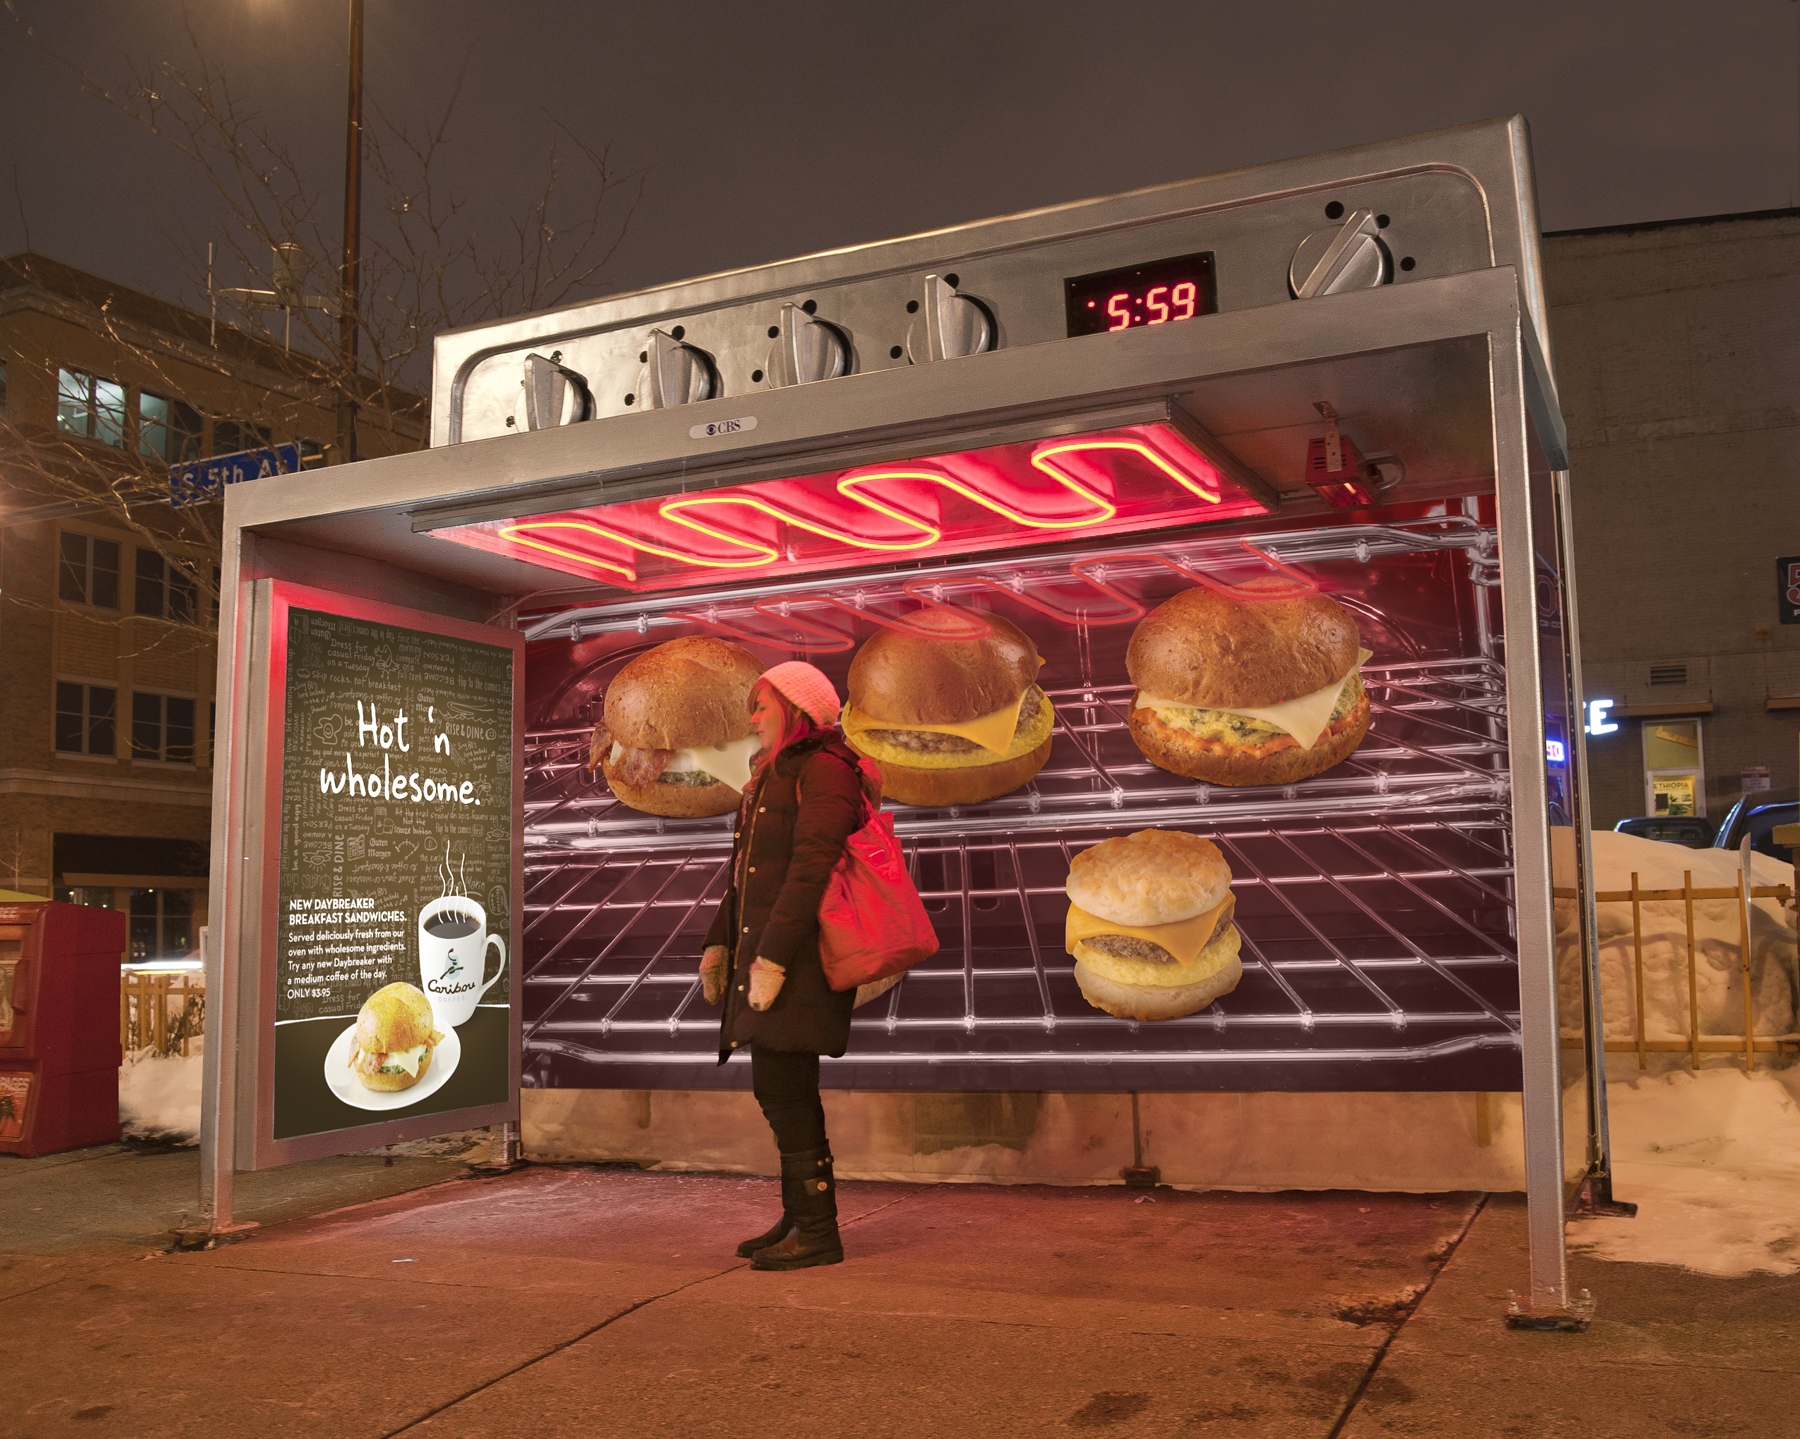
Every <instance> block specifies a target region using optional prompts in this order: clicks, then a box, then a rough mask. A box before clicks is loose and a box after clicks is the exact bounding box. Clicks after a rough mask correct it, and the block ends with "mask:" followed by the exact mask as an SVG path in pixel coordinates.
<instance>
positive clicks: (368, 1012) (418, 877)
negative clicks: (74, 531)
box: [273, 603, 516, 1140]
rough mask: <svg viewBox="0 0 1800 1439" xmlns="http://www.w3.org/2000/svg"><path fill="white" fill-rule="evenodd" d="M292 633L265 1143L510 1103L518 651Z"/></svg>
mask: <svg viewBox="0 0 1800 1439" xmlns="http://www.w3.org/2000/svg"><path fill="white" fill-rule="evenodd" d="M286 631H287V655H286V685H285V702H284V710H283V713H282V715H281V716H280V718H279V722H278V728H277V733H279V734H280V736H281V745H282V749H281V756H280V773H281V853H280V866H279V883H278V886H277V896H276V905H275V917H276V932H275V995H274V1001H275V1003H274V1010H275V1066H274V1068H275V1072H274V1131H273V1137H274V1138H275V1139H277V1140H283V1139H295V1138H299V1137H302V1136H306V1135H314V1134H322V1133H325V1132H328V1131H331V1130H338V1129H346V1128H350V1127H353V1126H357V1125H367V1124H372V1123H380V1122H383V1121H393V1120H401V1119H413V1118H415V1117H418V1116H423V1115H430V1114H440V1113H444V1112H446V1111H450V1110H463V1109H470V1108H475V1107H478V1106H482V1105H493V1104H504V1103H505V1102H506V1101H507V1098H508V1080H509V1076H510V1073H511V1064H510V1060H511V1056H510V1049H509V1045H510V1040H511V1035H512V1016H511V1004H512V993H511V981H510V978H509V959H510V956H509V955H508V952H507V950H508V938H507V937H508V935H509V933H511V922H512V914H513V908H514V905H515V902H516V900H515V896H514V895H513V893H512V873H513V870H512V843H513V825H514V816H513V794H514V788H513V780H514V775H513V766H514V762H515V761H514V756H513V749H514V741H515V738H516V737H515V735H514V733H513V705H514V698H513V696H514V673H513V671H514V665H515V657H514V655H515V651H514V649H513V648H512V647H510V646H508V645H506V644H483V643H480V642H478V641H474V640H469V639H461V638H454V637H451V636H448V635H443V634H433V633H428V632H425V631H421V630H414V629H406V628H401V627H397V626H394V625H388V624H378V623H375V622H373V621H371V620H367V619H360V618H353V617H351V616H347V615H341V614H331V613H326V612H323V611H320V610H312V609H303V608H300V607H299V605H298V604H297V603H296V604H295V605H294V606H293V607H292V608H289V609H288V610H287V618H286ZM426 1128H428V1127H426ZM421 1132H425V1129H423V1128H422V1130H421Z"/></svg>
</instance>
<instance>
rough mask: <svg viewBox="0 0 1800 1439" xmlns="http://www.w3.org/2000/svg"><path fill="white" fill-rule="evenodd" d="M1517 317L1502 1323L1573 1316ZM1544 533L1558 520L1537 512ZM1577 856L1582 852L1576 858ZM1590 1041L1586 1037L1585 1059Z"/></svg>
mask: <svg viewBox="0 0 1800 1439" xmlns="http://www.w3.org/2000/svg"><path fill="white" fill-rule="evenodd" d="M1523 321H1524V315H1523V313H1522V311H1521V310H1517V309H1515V310H1514V312H1513V314H1512V316H1511V317H1510V321H1509V323H1508V324H1506V325H1495V326H1494V327H1493V328H1491V329H1490V330H1489V331H1488V356H1489V366H1490V369H1489V373H1490V375H1491V384H1492V395H1493V416H1494V430H1493V438H1494V504H1495V512H1496V516H1497V518H1498V521H1499V531H1500V605H1501V614H1502V621H1503V623H1502V629H1503V632H1504V634H1505V635H1506V650H1505V657H1506V720H1507V746H1508V764H1509V768H1510V771H1511V783H1512V802H1513V870H1514V896H1515V900H1514V903H1515V912H1516V915H1517V926H1518V949H1519V1019H1520V1035H1519V1048H1520V1069H1521V1075H1520V1081H1521V1086H1522V1089H1523V1094H1522V1099H1523V1102H1524V1140H1525V1190H1526V1198H1527V1202H1528V1212H1527V1220H1526V1229H1527V1233H1528V1235H1529V1240H1530V1246H1531V1290H1530V1296H1529V1299H1528V1300H1524V1301H1520V1300H1515V1301H1514V1305H1513V1312H1512V1313H1511V1314H1509V1319H1511V1320H1513V1321H1514V1322H1524V1323H1535V1322H1538V1321H1540V1320H1546V1319H1553V1318H1554V1317H1555V1316H1563V1315H1569V1314H1570V1313H1571V1312H1572V1311H1571V1309H1570V1304H1569V1297H1570V1296H1569V1292H1568V1266H1567V1258H1566V1255H1565V1252H1564V1248H1563V1224H1564V1219H1565V1214H1566V1206H1567V1202H1568V1197H1569V1190H1568V1189H1567V1188H1566V1186H1565V1181H1566V1179H1567V1178H1568V1176H1567V1174H1566V1165H1565V1162H1564V1144H1563V1102H1562V1058H1563V1056H1562V1039H1561V1023H1560V1018H1559V1013H1558V1003H1557V983H1556V956H1555V949H1554V934H1555V911H1554V907H1553V905H1554V901H1553V898H1552V895H1551V888H1552V881H1551V855H1550V831H1549V827H1548V823H1547V816H1548V814H1549V783H1548V776H1547V775H1546V774H1545V770H1544V756H1545V724H1544V706H1543V672H1542V660H1543V654H1542V649H1541V647H1540V644H1539V633H1538V623H1539V614H1538V590H1537V544H1536V542H1535V541H1534V536H1535V535H1536V533H1537V529H1538V527H1537V526H1535V525H1534V524H1533V513H1532V510H1533V503H1532V493H1531V483H1530V480H1531V476H1530V459H1529V451H1528V448H1527V429H1526V393H1525V385H1526V376H1525V337H1524V333H1523V329H1522V322H1523ZM1541 518H1542V519H1543V520H1544V521H1545V522H1546V524H1545V529H1546V530H1547V529H1548V528H1549V525H1550V523H1553V519H1552V517H1551V516H1549V515H1545V516H1542V517H1541ZM1578 858H1579V857H1578ZM1586 1043H1587V1037H1586V1036H1585V1035H1583V1036H1582V1045H1583V1048H1582V1049H1581V1050H1579V1051H1571V1052H1572V1053H1580V1054H1581V1055H1583V1057H1584V1058H1585V1054H1586Z"/></svg>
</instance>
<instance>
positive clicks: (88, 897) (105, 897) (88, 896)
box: [54, 884, 113, 909]
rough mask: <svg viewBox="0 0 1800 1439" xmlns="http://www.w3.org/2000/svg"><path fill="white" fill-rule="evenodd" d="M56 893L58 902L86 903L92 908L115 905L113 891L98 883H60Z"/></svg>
mask: <svg viewBox="0 0 1800 1439" xmlns="http://www.w3.org/2000/svg"><path fill="white" fill-rule="evenodd" d="M54 893H55V898H56V902H57V903H58V904H84V905H86V906H87V907H88V908H90V909H111V908H112V907H113V892H112V891H111V890H110V889H105V888H102V887H100V886H97V885H88V886H85V887H83V886H82V885H73V886H71V885H66V884H59V885H57V887H56V889H55V892H54Z"/></svg>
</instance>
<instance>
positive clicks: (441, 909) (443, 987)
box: [419, 894, 506, 1029]
mask: <svg viewBox="0 0 1800 1439" xmlns="http://www.w3.org/2000/svg"><path fill="white" fill-rule="evenodd" d="M490 945H492V946H494V947H495V948H497V949H498V950H499V951H500V968H498V969H497V970H495V971H494V977H493V978H492V979H490V980H487V981H485V982H483V980H482V977H481V976H482V973H483V971H485V970H486V969H487V951H488V947H489V946H490ZM505 973H506V941H505V940H504V939H502V938H501V937H500V936H499V935H497V934H489V933H488V932H487V911H486V910H485V909H483V908H482V907H481V906H480V905H478V904H477V903H475V901H474V900H472V899H468V898H465V897H464V896H462V895H454V894H453V895H446V896H444V897H443V898H441V899H434V900H432V901H431V903H430V904H428V905H426V906H425V908H424V909H422V910H420V911H419V982H420V983H421V984H422V985H424V987H425V993H426V994H428V995H430V996H431V1011H432V1013H433V1014H435V1015H436V1016H437V1023H438V1028H440V1029H454V1028H457V1027H458V1026H460V1025H464V1024H467V1023H468V1022H469V1018H470V1016H472V1015H473V1014H474V1013H475V1006H476V1004H477V1003H478V1002H479V1001H480V999H481V996H482V995H484V994H486V993H487V992H488V990H490V989H492V988H493V987H494V985H495V984H496V983H497V982H498V981H499V979H500V976H501V975H503V974H505Z"/></svg>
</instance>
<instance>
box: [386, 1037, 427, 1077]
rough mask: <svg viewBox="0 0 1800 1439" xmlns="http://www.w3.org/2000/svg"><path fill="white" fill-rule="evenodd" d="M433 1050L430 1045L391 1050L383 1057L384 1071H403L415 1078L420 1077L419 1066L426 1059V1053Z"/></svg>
mask: <svg viewBox="0 0 1800 1439" xmlns="http://www.w3.org/2000/svg"><path fill="white" fill-rule="evenodd" d="M429 1048H431V1046H430V1045H428V1044H420V1045H416V1046H415V1047H413V1048H412V1049H390V1050H389V1051H388V1052H387V1053H386V1054H384V1055H382V1056H381V1067H382V1068H383V1069H403V1070H405V1071H406V1072H407V1073H408V1074H410V1075H412V1076H413V1078H415V1079H417V1078H418V1077H419V1065H420V1063H421V1062H422V1061H423V1060H424V1058H425V1051H426V1050H427V1049H429Z"/></svg>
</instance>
